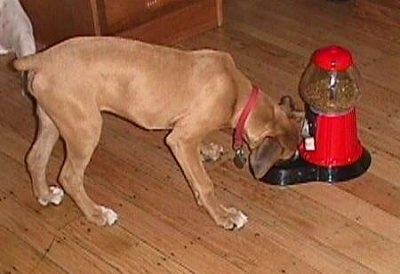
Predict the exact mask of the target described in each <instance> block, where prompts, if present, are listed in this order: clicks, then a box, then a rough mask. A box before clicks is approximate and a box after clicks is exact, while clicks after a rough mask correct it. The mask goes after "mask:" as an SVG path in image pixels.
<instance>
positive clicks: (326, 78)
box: [262, 46, 371, 185]
mask: <svg viewBox="0 0 400 274" xmlns="http://www.w3.org/2000/svg"><path fill="white" fill-rule="evenodd" d="M360 84H361V77H360V74H359V72H358V70H357V68H356V66H355V64H354V62H353V57H352V54H351V52H350V51H349V50H348V49H346V48H343V47H340V46H328V47H324V48H320V49H318V50H316V51H315V52H314V54H313V55H312V58H311V61H310V63H309V65H308V66H307V68H306V70H305V71H304V74H303V76H302V79H301V81H300V85H299V90H300V96H301V98H302V99H303V101H304V103H305V113H306V119H305V122H304V126H303V130H302V137H303V138H302V142H301V143H300V144H299V146H298V153H297V155H296V157H294V158H293V159H291V160H288V161H284V162H280V163H277V164H276V165H275V166H274V167H273V168H272V169H271V170H270V171H269V172H268V173H267V174H266V175H265V176H264V177H263V178H262V181H264V182H267V183H271V184H278V185H289V184H296V183H305V182H310V181H326V182H337V181H345V180H349V179H352V178H355V177H358V176H360V175H361V174H363V173H364V172H365V171H366V170H367V169H368V167H369V166H370V163H371V156H370V154H369V153H368V151H367V150H366V149H365V148H364V147H363V145H362V144H361V142H360V140H359V138H358V130H357V117H356V103H357V101H358V99H359V98H360Z"/></svg>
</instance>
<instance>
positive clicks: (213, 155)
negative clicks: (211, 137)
mask: <svg viewBox="0 0 400 274" xmlns="http://www.w3.org/2000/svg"><path fill="white" fill-rule="evenodd" d="M223 154H224V147H223V146H221V145H219V144H216V143H213V142H211V143H208V144H201V147H200V155H201V160H202V161H203V162H215V161H217V160H219V158H221V156H222V155H223Z"/></svg>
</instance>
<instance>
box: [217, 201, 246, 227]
mask: <svg viewBox="0 0 400 274" xmlns="http://www.w3.org/2000/svg"><path fill="white" fill-rule="evenodd" d="M224 210H225V212H226V213H225V214H224V216H223V217H222V218H221V220H219V222H218V223H219V225H221V226H222V227H223V228H225V229H228V230H238V229H241V228H242V227H244V225H245V224H246V223H247V222H248V218H247V216H246V215H245V214H244V213H243V212H242V211H240V210H237V209H236V208H233V207H231V208H227V209H224Z"/></svg>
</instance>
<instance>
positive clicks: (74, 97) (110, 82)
mask: <svg viewBox="0 0 400 274" xmlns="http://www.w3.org/2000/svg"><path fill="white" fill-rule="evenodd" d="M14 66H15V68H16V69H17V70H20V71H29V73H28V89H29V92H30V93H31V94H32V95H33V97H34V98H35V99H36V101H37V115H38V117H39V129H38V135H37V138H36V141H35V143H34V144H33V146H32V148H31V150H30V152H29V154H28V157H27V165H28V170H29V172H30V175H31V178H32V184H33V190H34V194H35V195H36V197H37V198H38V200H39V202H40V203H41V204H43V205H47V204H48V203H53V204H59V203H60V202H61V200H62V198H63V191H62V190H61V189H60V188H58V187H50V188H49V187H48V185H47V183H46V178H45V168H46V165H47V162H48V159H49V156H50V154H51V151H52V149H53V146H54V144H55V143H56V141H57V140H58V138H59V135H60V134H61V136H62V138H63V139H64V140H65V143H66V150H67V151H66V160H65V163H64V166H63V168H62V171H61V173H60V177H59V181H60V183H61V185H62V187H63V189H64V190H65V191H66V192H67V193H68V194H69V195H70V196H71V197H72V199H73V200H74V201H75V202H76V204H77V205H78V206H79V208H80V209H81V210H82V212H83V213H84V214H85V215H86V217H87V218H88V219H89V220H90V221H92V222H94V223H96V224H98V225H105V224H109V225H111V224H113V223H114V222H115V221H116V220H117V215H116V214H115V212H114V211H112V210H111V209H108V208H106V207H103V206H99V205H97V204H96V203H95V202H93V201H92V200H91V199H90V198H89V197H88V195H87V194H86V192H85V189H84V185H83V177H84V171H85V168H86V166H87V165H88V163H89V161H90V158H91V156H92V153H93V151H94V150H95V148H96V146H97V144H98V142H99V138H100V132H101V127H102V116H101V112H102V111H108V112H112V113H114V114H117V115H119V116H122V117H125V118H127V119H129V120H130V121H132V122H133V123H135V124H136V125H138V126H141V127H143V128H146V129H170V130H171V132H170V134H169V135H168V137H167V138H166V143H167V144H168V146H169V147H170V149H171V151H172V153H173V154H174V156H175V158H176V160H177V161H178V163H179V165H180V167H181V168H182V171H183V173H184V175H185V177H186V179H187V181H188V183H189V185H190V187H191V189H192V191H193V193H194V196H195V198H196V200H197V203H198V204H199V205H202V206H204V207H205V208H206V210H207V211H208V213H209V214H210V215H211V217H212V218H213V220H214V221H215V222H216V223H217V224H218V225H219V226H222V227H224V228H226V229H237V228H240V227H242V226H243V225H244V224H245V223H246V222H247V217H246V216H245V215H244V214H243V213H242V212H241V211H239V210H237V209H235V208H227V207H225V206H224V205H222V204H221V203H220V202H219V201H218V199H217V198H216V196H215V193H214V185H213V183H212V181H211V179H210V178H209V176H208V175H207V173H206V171H205V169H204V166H203V164H202V162H201V160H200V151H199V150H200V149H199V147H200V144H201V141H202V139H203V137H205V136H206V135H207V134H208V133H210V132H212V131H214V130H217V129H221V128H224V127H231V128H235V127H236V125H237V123H238V120H239V117H240V116H241V113H242V111H243V108H244V107H245V105H246V103H247V102H248V100H249V97H250V94H251V92H252V84H251V82H250V81H249V80H248V79H247V78H246V77H245V76H244V75H243V74H242V73H241V72H240V71H239V70H238V69H237V68H236V66H235V64H234V62H233V60H232V58H231V57H230V55H228V54H226V53H222V52H217V51H212V50H198V51H181V50H177V49H172V48H167V47H161V46H155V45H150V44H146V43H142V42H138V41H132V40H127V39H122V38H111V37H81V38H74V39H70V40H68V41H65V42H63V43H60V44H58V45H56V46H54V47H52V48H50V49H48V50H46V51H44V52H42V53H39V54H36V55H32V56H28V57H24V58H21V59H17V60H16V61H15V62H14ZM288 105H289V102H288V103H287V104H285V105H284V106H283V107H282V106H279V105H278V104H275V103H274V102H273V101H272V100H271V99H270V97H269V96H268V95H266V94H265V93H262V92H261V93H260V94H258V98H257V101H256V103H255V106H254V108H253V109H252V110H251V113H249V117H248V119H247V121H246V122H245V124H244V127H243V138H244V141H245V142H246V143H247V145H248V147H249V148H250V150H251V151H252V153H251V155H250V165H251V167H252V170H253V172H254V174H255V177H257V178H260V177H262V176H263V175H264V174H265V173H266V172H267V171H268V169H269V168H270V167H271V166H272V165H273V164H274V163H275V162H276V161H277V160H279V159H287V158H289V157H291V156H292V155H293V154H294V152H295V150H296V147H297V143H298V141H299V127H298V126H297V123H296V121H295V119H292V118H294V117H291V114H290V109H287V108H288Z"/></svg>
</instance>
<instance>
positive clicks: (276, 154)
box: [247, 96, 304, 179]
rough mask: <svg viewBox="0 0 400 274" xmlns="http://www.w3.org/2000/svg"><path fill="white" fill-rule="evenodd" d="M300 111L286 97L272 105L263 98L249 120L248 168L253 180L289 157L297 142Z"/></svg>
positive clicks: (299, 130) (301, 118) (300, 120)
mask: <svg viewBox="0 0 400 274" xmlns="http://www.w3.org/2000/svg"><path fill="white" fill-rule="evenodd" d="M303 122H304V112H303V111H299V110H297V109H296V107H295V105H294V103H293V100H292V98H291V97H290V96H285V97H282V99H281V101H280V103H279V104H278V105H277V104H273V103H272V101H271V100H270V99H269V98H267V97H266V96H265V98H264V100H261V102H259V104H258V106H257V107H256V109H255V110H254V113H253V115H252V118H251V119H250V120H249V123H248V124H249V128H248V131H247V133H248V134H247V135H248V136H247V137H248V140H249V143H248V144H249V147H250V150H251V154H250V167H251V170H252V172H253V174H254V176H255V177H256V178H257V179H260V178H262V177H263V176H264V175H265V174H266V173H267V172H268V170H269V169H270V168H271V167H272V166H273V165H274V164H275V163H276V162H278V161H279V160H287V159H290V158H291V157H293V156H294V155H295V153H296V151H297V146H298V144H299V142H300V140H301V135H300V134H301V128H302V124H303Z"/></svg>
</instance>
